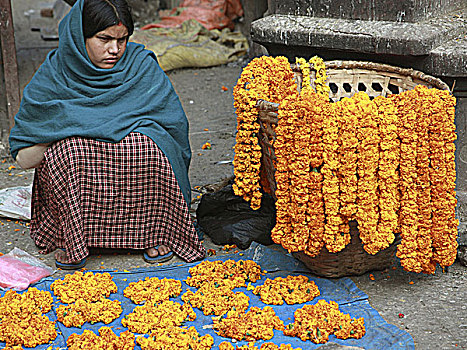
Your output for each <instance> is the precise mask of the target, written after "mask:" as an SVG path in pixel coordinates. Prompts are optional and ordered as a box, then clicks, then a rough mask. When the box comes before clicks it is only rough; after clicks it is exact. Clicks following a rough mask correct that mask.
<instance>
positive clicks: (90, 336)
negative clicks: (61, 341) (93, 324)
mask: <svg viewBox="0 0 467 350" xmlns="http://www.w3.org/2000/svg"><path fill="white" fill-rule="evenodd" d="M66 345H67V346H68V349H69V350H79V349H102V350H132V349H134V348H135V335H134V334H133V333H131V332H129V331H124V332H122V333H120V335H119V336H117V335H116V334H115V333H114V332H113V331H112V329H110V328H109V327H101V328H99V335H96V334H95V333H94V332H92V331H90V330H87V329H86V330H84V332H83V333H82V334H76V333H73V334H72V335H70V336H69V337H68V339H67V341H66Z"/></svg>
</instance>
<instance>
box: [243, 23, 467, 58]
mask: <svg viewBox="0 0 467 350" xmlns="http://www.w3.org/2000/svg"><path fill="white" fill-rule="evenodd" d="M466 32H467V15H459V16H458V17H456V16H443V17H441V18H437V19H432V20H429V21H424V22H420V23H407V22H391V21H365V20H348V19H339V18H318V17H308V16H293V15H277V14H274V15H271V16H267V17H264V18H261V19H259V20H256V21H254V22H253V23H252V25H251V38H252V40H253V41H254V42H257V43H259V44H261V45H263V46H266V47H267V46H268V45H270V44H279V45H288V46H290V45H293V46H307V47H319V48H322V49H328V50H346V51H355V52H366V53H375V54H391V55H414V56H421V55H428V54H430V52H431V51H432V50H433V49H435V48H436V47H438V46H440V45H441V44H443V43H445V42H446V41H449V40H451V39H453V38H455V37H459V36H460V35H462V34H464V33H466Z"/></svg>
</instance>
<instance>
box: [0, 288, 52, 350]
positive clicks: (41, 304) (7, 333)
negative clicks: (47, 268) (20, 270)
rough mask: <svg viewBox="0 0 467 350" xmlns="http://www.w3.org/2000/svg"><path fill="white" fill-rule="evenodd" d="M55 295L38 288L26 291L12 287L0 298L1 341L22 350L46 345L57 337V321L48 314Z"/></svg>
mask: <svg viewBox="0 0 467 350" xmlns="http://www.w3.org/2000/svg"><path fill="white" fill-rule="evenodd" d="M52 302H53V299H52V295H51V294H50V293H49V292H46V291H40V290H38V289H37V288H30V289H29V290H28V291H27V292H25V293H23V294H18V293H17V292H16V291H13V290H9V291H7V292H6V293H5V295H4V296H3V297H1V298H0V342H5V343H6V346H7V348H8V347H13V348H14V347H15V346H19V347H17V348H19V349H21V345H24V346H25V347H28V348H33V347H36V346H37V345H40V344H46V343H48V342H50V341H52V340H54V339H55V338H56V337H57V331H56V329H55V323H54V322H53V321H50V320H49V318H48V317H47V316H46V315H43V314H45V313H47V312H49V311H50V310H51V309H52Z"/></svg>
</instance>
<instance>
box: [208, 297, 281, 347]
mask: <svg viewBox="0 0 467 350" xmlns="http://www.w3.org/2000/svg"><path fill="white" fill-rule="evenodd" d="M213 324H214V326H213V328H214V330H215V331H216V333H217V334H219V335H220V336H222V337H226V338H233V339H237V340H247V341H251V340H259V339H264V340H269V339H271V338H272V337H273V336H274V329H277V330H280V331H281V330H283V329H284V323H283V322H282V321H281V319H280V318H279V317H278V316H277V315H276V313H275V311H274V309H273V308H272V307H270V306H265V307H264V308H263V309H261V308H259V307H256V306H253V307H251V308H250V310H248V312H247V313H244V312H239V311H236V310H231V311H229V312H227V315H226V316H225V317H219V318H213Z"/></svg>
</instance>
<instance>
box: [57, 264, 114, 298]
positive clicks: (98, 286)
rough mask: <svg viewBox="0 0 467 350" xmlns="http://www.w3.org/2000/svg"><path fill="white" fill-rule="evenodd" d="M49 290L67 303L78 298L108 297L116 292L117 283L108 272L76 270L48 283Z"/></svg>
mask: <svg viewBox="0 0 467 350" xmlns="http://www.w3.org/2000/svg"><path fill="white" fill-rule="evenodd" d="M50 290H52V291H53V292H54V295H55V296H57V297H58V298H59V299H60V301H61V302H63V303H65V304H69V303H73V302H75V301H76V300H78V299H84V300H86V301H97V300H100V299H102V298H104V297H109V296H110V294H111V293H116V292H117V285H116V284H115V282H113V281H112V276H111V275H110V274H109V273H108V272H104V273H96V274H94V273H92V272H90V271H89V272H86V273H83V272H82V271H76V272H75V273H73V274H68V275H66V276H65V277H64V278H63V279H59V280H55V281H54V282H53V283H52V284H51V285H50Z"/></svg>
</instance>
